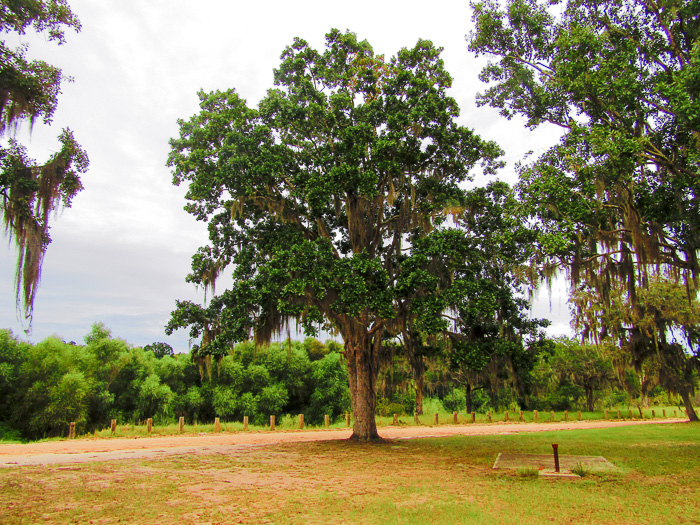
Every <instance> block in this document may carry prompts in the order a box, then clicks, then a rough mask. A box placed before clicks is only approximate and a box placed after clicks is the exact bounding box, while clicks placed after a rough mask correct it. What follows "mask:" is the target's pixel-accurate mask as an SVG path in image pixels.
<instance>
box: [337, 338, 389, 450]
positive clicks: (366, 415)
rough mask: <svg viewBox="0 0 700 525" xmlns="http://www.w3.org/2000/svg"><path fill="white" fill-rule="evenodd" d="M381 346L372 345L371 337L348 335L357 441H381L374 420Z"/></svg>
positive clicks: (346, 354) (346, 351)
mask: <svg viewBox="0 0 700 525" xmlns="http://www.w3.org/2000/svg"><path fill="white" fill-rule="evenodd" d="M377 351H378V349H375V348H373V345H372V344H371V342H370V338H369V337H368V336H367V335H366V334H363V336H362V337H357V338H356V337H352V338H350V340H348V339H346V343H345V357H346V358H347V361H348V376H349V379H350V398H351V400H352V409H353V413H354V415H355V422H354V424H353V427H352V436H350V439H353V440H357V441H379V440H381V438H380V437H379V434H378V433H377V423H376V421H375V408H376V404H377V393H376V389H375V385H376V381H377V372H378V370H377V368H378V359H377V356H376V355H375V354H376V352H377Z"/></svg>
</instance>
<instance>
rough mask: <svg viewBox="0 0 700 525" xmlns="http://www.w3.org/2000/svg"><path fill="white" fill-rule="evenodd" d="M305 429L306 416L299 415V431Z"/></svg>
mask: <svg viewBox="0 0 700 525" xmlns="http://www.w3.org/2000/svg"><path fill="white" fill-rule="evenodd" d="M302 428H304V414H299V430H301V429H302Z"/></svg>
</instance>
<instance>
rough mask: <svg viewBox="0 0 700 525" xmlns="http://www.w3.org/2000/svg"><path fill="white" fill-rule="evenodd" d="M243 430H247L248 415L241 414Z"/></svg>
mask: <svg viewBox="0 0 700 525" xmlns="http://www.w3.org/2000/svg"><path fill="white" fill-rule="evenodd" d="M243 430H248V416H243Z"/></svg>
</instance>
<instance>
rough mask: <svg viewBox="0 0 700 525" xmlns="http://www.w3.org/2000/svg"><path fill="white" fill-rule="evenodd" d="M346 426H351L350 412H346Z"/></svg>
mask: <svg viewBox="0 0 700 525" xmlns="http://www.w3.org/2000/svg"><path fill="white" fill-rule="evenodd" d="M345 426H346V427H349V426H350V412H348V413H347V414H345Z"/></svg>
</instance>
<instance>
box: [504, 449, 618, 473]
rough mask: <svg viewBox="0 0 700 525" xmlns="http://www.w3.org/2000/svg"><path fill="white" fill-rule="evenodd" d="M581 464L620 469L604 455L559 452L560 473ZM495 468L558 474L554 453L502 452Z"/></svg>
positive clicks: (588, 467)
mask: <svg viewBox="0 0 700 525" xmlns="http://www.w3.org/2000/svg"><path fill="white" fill-rule="evenodd" d="M579 464H580V465H582V466H583V468H585V469H586V470H588V471H590V472H610V471H613V470H617V469H618V467H616V466H615V465H613V464H612V463H610V461H608V460H607V459H605V458H604V457H603V456H569V455H562V454H559V470H560V473H559V474H562V473H568V474H571V469H573V468H575V467H576V466H577V465H579ZM493 468H494V469H520V468H535V469H537V470H539V471H540V474H542V475H549V473H551V474H552V475H556V474H557V473H556V472H554V454H516V453H510V452H502V453H500V454H498V457H497V458H496V461H495V463H494V464H493ZM574 475H575V474H574Z"/></svg>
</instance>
